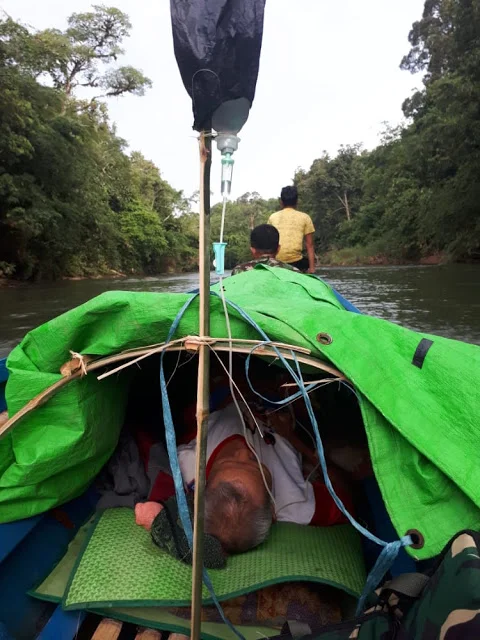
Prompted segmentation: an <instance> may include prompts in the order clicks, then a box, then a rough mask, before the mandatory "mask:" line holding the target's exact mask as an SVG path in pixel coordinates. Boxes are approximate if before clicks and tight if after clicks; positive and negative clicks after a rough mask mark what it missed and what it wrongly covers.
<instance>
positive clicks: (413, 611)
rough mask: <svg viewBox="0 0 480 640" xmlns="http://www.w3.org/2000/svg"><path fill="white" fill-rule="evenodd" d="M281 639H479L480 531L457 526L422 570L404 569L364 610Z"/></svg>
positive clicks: (301, 627)
mask: <svg viewBox="0 0 480 640" xmlns="http://www.w3.org/2000/svg"><path fill="white" fill-rule="evenodd" d="M296 624H297V623H295V622H293V623H290V625H289V626H288V625H287V626H286V627H285V628H284V630H283V631H284V633H282V635H281V636H279V638H280V637H281V638H282V639H283V640H288V639H292V638H300V637H302V638H303V640H350V639H356V640H460V639H461V640H480V534H479V533H478V532H474V531H462V532H460V533H459V534H457V535H456V536H455V537H454V538H453V539H452V540H451V541H450V542H449V543H448V545H447V546H446V547H445V549H444V550H443V551H442V553H441V554H440V556H439V557H438V559H437V561H436V562H435V564H434V566H433V568H432V569H431V570H430V571H429V572H428V575H427V574H418V573H412V574H404V575H401V576H398V577H397V578H394V579H393V580H392V581H390V582H387V583H386V584H385V585H383V587H381V588H380V589H378V590H377V591H376V592H375V593H373V594H371V596H370V598H369V601H368V608H367V610H366V612H365V614H364V615H363V616H361V617H359V618H355V619H353V620H349V621H346V622H342V623H340V624H336V625H332V626H328V627H322V628H319V629H318V630H316V631H315V632H314V633H310V634H309V635H305V626H304V625H299V626H298V632H297V633H296V632H295V631H296Z"/></svg>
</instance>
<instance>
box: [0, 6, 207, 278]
mask: <svg viewBox="0 0 480 640" xmlns="http://www.w3.org/2000/svg"><path fill="white" fill-rule="evenodd" d="M129 29H130V23H129V21H128V18H127V16H125V15H124V14H123V13H121V12H120V11H118V10H117V9H112V8H106V7H94V8H93V11H92V12H90V13H84V14H74V15H73V16H71V17H70V18H69V21H68V29H67V30H66V31H65V32H60V31H53V30H46V31H40V32H32V31H30V30H29V29H27V28H26V27H24V26H23V25H21V24H18V23H16V22H14V21H13V20H11V19H10V18H7V19H5V20H3V21H1V22H0V73H1V77H2V91H1V92H0V275H1V273H3V274H5V275H15V276H16V277H19V278H24V279H29V278H40V277H45V278H55V277H59V276H64V275H67V276H77V275H93V274H97V273H108V272H111V271H112V270H113V271H121V272H140V273H156V272H159V271H162V270H164V269H166V268H181V267H182V264H180V260H181V259H182V258H185V259H186V258H187V257H189V259H190V260H191V254H192V252H193V248H194V242H195V241H194V240H192V238H191V236H190V235H188V234H189V233H190V230H189V231H188V233H186V234H185V235H184V236H183V237H184V240H185V242H184V243H183V244H184V247H183V248H180V247H179V245H182V241H181V240H180V237H181V236H182V235H183V224H184V221H183V218H182V214H184V213H185V211H186V209H187V207H186V204H185V199H184V198H183V195H182V193H181V192H178V191H175V190H174V189H173V188H172V187H171V186H170V185H169V184H168V183H167V182H166V181H165V180H164V179H163V178H162V177H161V175H160V172H159V170H158V169H157V167H155V165H154V164H153V163H151V162H149V161H147V160H146V159H145V158H143V156H142V155H141V154H140V153H132V154H130V155H128V154H127V153H126V143H125V141H123V140H121V139H120V138H119V137H118V136H117V134H116V132H115V129H114V127H112V126H111V125H110V123H109V121H108V115H107V110H106V107H105V105H104V104H103V103H102V102H100V101H98V100H92V101H85V100H81V99H79V98H78V97H77V96H76V95H75V93H74V91H75V89H77V88H78V87H80V86H89V87H101V88H102V89H103V90H104V91H106V93H107V94H109V95H121V94H122V93H134V94H139V93H142V91H143V89H144V88H145V87H146V86H148V84H149V81H147V80H146V79H145V78H144V77H143V75H142V74H141V73H140V72H139V71H137V70H136V69H133V68H131V67H120V68H116V69H113V68H108V69H107V71H106V72H104V73H103V75H102V73H101V71H100V70H101V67H103V66H104V65H110V63H112V62H115V61H116V60H117V58H118V57H119V56H120V55H121V54H122V53H123V52H122V49H121V46H120V45H121V43H122V40H123V39H124V38H125V37H126V36H127V35H128V32H129ZM47 77H48V78H49V82H48V84H44V82H43V81H44V80H45V79H46V78H47ZM52 85H53V86H52ZM185 223H186V221H185ZM189 243H190V244H189ZM192 244H193V247H192ZM190 266H191V265H190Z"/></svg>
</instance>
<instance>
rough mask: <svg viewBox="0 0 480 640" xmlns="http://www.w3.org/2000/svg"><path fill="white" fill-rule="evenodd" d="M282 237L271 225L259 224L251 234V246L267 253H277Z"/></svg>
mask: <svg viewBox="0 0 480 640" xmlns="http://www.w3.org/2000/svg"><path fill="white" fill-rule="evenodd" d="M279 242H280V235H279V233H278V231H277V229H276V228H275V227H274V226H273V225H271V224H259V225H258V227H255V229H253V230H252V232H251V234H250V246H251V247H252V249H257V250H258V251H265V253H277V251H278V244H279Z"/></svg>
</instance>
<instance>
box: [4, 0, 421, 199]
mask: <svg viewBox="0 0 480 640" xmlns="http://www.w3.org/2000/svg"><path fill="white" fill-rule="evenodd" d="M98 3H100V0H98ZM104 4H106V5H110V4H111V5H113V6H116V7H118V8H119V9H121V10H122V11H124V12H126V13H127V14H128V15H129V16H130V19H131V22H132V23H133V30H132V34H131V37H130V38H129V39H128V40H127V41H126V43H125V49H126V55H125V57H124V58H123V59H122V60H121V61H120V63H121V64H131V65H134V66H136V67H138V68H140V69H141V70H142V71H143V72H144V73H145V74H146V75H147V76H149V77H150V78H151V79H152V80H153V83H154V85H153V89H151V90H150V91H148V93H147V94H146V95H145V96H144V97H143V98H136V97H130V96H128V97H124V98H118V99H114V100H110V101H109V106H110V115H111V118H112V120H113V121H114V122H116V124H117V127H118V133H119V135H120V136H122V137H123V138H125V139H126V140H127V141H128V143H129V145H130V149H131V150H139V151H141V152H142V153H143V154H144V155H145V156H146V157H147V158H149V159H151V160H153V161H154V162H155V163H156V164H157V165H158V167H159V168H160V170H161V172H162V175H163V177H164V178H166V179H167V180H168V181H169V182H170V183H171V184H172V185H173V186H174V187H175V188H177V189H183V190H184V192H185V194H186V195H190V194H191V193H193V191H195V190H196V189H197V188H198V153H197V143H196V140H195V137H194V135H195V133H194V132H193V130H192V128H191V126H192V122H193V119H192V114H191V102H190V98H189V96H188V95H187V93H186V91H185V89H184V87H183V84H182V82H181V79H180V74H179V71H178V68H177V65H176V61H175V58H174V54H173V43H172V36H171V27H170V14H169V4H170V3H169V0H112V2H109V1H108V0H105V1H104ZM423 4H424V0H401V1H397V2H393V1H392V0H362V1H359V0H267V8H266V13H265V28H264V40H263V49H262V55H261V61H260V73H259V78H258V84H257V94H256V98H255V102H254V104H253V108H252V110H251V113H250V118H249V120H248V122H247V124H246V125H245V127H244V128H243V130H242V131H241V133H240V138H241V143H240V147H239V150H238V152H237V153H236V164H235V171H234V176H233V189H232V196H233V197H237V196H239V195H241V194H243V193H245V192H247V191H258V192H259V193H260V194H261V195H263V196H265V197H271V196H276V195H278V194H279V192H280V188H281V187H282V186H283V185H285V184H289V183H290V182H291V179H292V177H293V174H294V171H295V169H296V168H297V167H303V168H305V169H308V168H309V166H310V165H311V163H312V161H313V160H314V159H315V158H317V157H319V156H320V155H321V153H322V151H323V150H327V151H328V152H329V153H332V154H333V153H335V151H336V150H337V149H338V147H339V146H340V145H341V144H353V143H356V142H361V143H363V144H364V146H365V147H366V148H372V147H374V146H375V145H376V143H377V141H378V136H379V133H380V132H381V130H382V122H384V121H387V122H390V123H392V124H397V123H399V122H400V121H401V119H402V112H401V104H402V102H403V100H404V99H405V98H406V97H407V96H409V95H410V93H411V92H412V90H413V88H414V87H416V86H419V85H420V83H421V80H420V78H419V77H418V76H412V75H410V74H409V73H408V72H406V71H400V69H399V64H400V61H401V58H402V56H403V55H404V54H405V53H407V52H408V50H409V43H408V39H407V38H408V33H409V30H410V28H411V25H412V23H413V22H414V21H415V20H418V19H419V18H420V17H421V14H422V10H423ZM0 7H1V8H3V9H4V10H5V11H6V12H7V13H8V14H9V15H10V16H12V17H13V18H15V19H17V20H20V21H22V22H25V23H27V24H29V25H31V26H33V27H36V28H46V27H57V28H64V27H65V24H66V17H67V16H68V15H69V14H71V13H73V12H78V11H86V10H88V9H89V7H90V3H89V2H88V1H85V0H0ZM214 163H215V164H214V167H213V171H212V190H213V191H214V193H215V196H217V197H218V192H219V181H220V176H219V173H220V168H219V155H218V153H217V152H216V153H215V155H214Z"/></svg>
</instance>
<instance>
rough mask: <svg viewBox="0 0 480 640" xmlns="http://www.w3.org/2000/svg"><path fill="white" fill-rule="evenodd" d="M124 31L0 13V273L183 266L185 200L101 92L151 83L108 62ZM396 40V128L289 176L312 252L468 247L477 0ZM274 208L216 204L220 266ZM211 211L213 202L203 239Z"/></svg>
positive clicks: (474, 221)
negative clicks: (125, 130) (406, 82)
mask: <svg viewBox="0 0 480 640" xmlns="http://www.w3.org/2000/svg"><path fill="white" fill-rule="evenodd" d="M130 29H131V25H130V22H129V19H128V17H127V16H126V15H125V14H124V13H122V12H121V11H119V10H118V9H115V8H112V7H105V6H94V7H93V8H92V10H91V11H89V12H85V13H76V14H73V15H72V16H70V18H69V19H68V24H67V28H66V29H65V30H63V31H61V30H55V29H46V30H43V31H33V30H31V29H29V28H27V27H25V26H24V25H22V24H19V23H18V22H15V21H14V20H12V19H10V18H8V17H6V18H5V19H3V20H0V75H1V78H2V90H1V91H0V276H1V275H2V274H3V275H8V276H11V275H13V276H15V277H18V278H24V279H29V278H40V277H44V278H54V277H61V276H65V275H66V276H81V275H93V274H99V273H108V272H112V271H121V272H124V273H132V272H134V273H152V274H153V273H158V272H161V271H165V270H179V269H191V268H195V267H196V264H197V256H198V215H197V214H196V213H194V212H193V211H192V210H191V207H192V206H195V204H196V203H195V198H194V197H192V198H190V200H187V199H186V198H185V197H184V196H183V194H182V193H181V192H179V191H176V190H175V189H173V188H172V187H171V185H169V184H168V183H167V182H166V181H165V180H164V179H163V178H162V176H161V174H160V172H159V170H158V168H157V167H156V166H155V165H154V164H153V163H152V162H150V161H149V160H147V159H146V158H144V157H143V156H142V155H141V154H140V153H138V152H133V153H128V152H127V145H126V142H125V141H124V140H122V139H121V138H120V137H119V136H118V135H117V132H116V130H115V127H114V126H112V125H111V123H110V122H109V119H108V112H107V107H106V105H105V104H104V103H103V102H102V97H104V96H109V95H110V96H121V95H124V94H128V93H130V94H134V95H142V94H143V92H144V91H145V90H146V89H147V88H148V87H149V86H150V81H149V80H148V78H146V77H145V76H144V75H143V73H142V72H141V71H139V70H137V69H135V68H133V67H130V66H128V65H124V66H121V65H120V64H119V63H118V61H119V60H120V58H121V56H122V55H123V43H124V41H125V39H126V38H127V37H128V35H129V31H130ZM409 41H410V44H411V49H410V51H409V52H408V53H407V55H406V56H405V57H404V59H403V60H402V63H401V66H402V68H404V69H406V70H408V71H410V72H412V73H423V74H424V75H423V81H424V82H423V88H422V90H420V91H417V92H415V93H414V94H413V95H411V96H410V97H409V98H408V99H407V100H405V102H404V104H403V110H404V114H405V117H406V119H407V120H406V124H405V125H404V126H402V127H397V128H395V129H392V128H389V127H388V126H387V127H386V130H385V132H384V135H383V139H382V140H381V143H380V144H379V145H378V146H377V148H375V149H373V150H372V151H369V152H367V151H365V150H363V149H362V148H361V146H360V145H358V144H353V145H346V146H343V147H341V148H340V149H339V151H338V153H337V154H336V155H335V156H333V157H332V156H330V155H328V154H327V153H325V152H324V153H323V154H322V155H321V156H320V157H319V158H318V159H317V160H315V161H314V162H313V164H312V165H311V167H310V168H309V169H308V170H303V169H299V170H298V171H297V172H296V174H295V176H294V181H295V184H296V185H297V186H298V188H299V193H300V203H299V205H300V207H301V208H302V209H304V210H305V211H307V212H308V213H310V214H311V215H312V217H313V219H314V222H315V226H316V229H317V234H316V243H317V251H318V252H320V253H322V252H325V251H328V250H331V249H342V248H350V249H351V248H353V249H361V253H362V254H363V255H370V256H375V255H382V256H386V257H387V258H388V259H390V260H401V261H402V260H418V259H420V258H422V257H425V256H429V255H432V254H435V253H443V254H447V255H448V256H450V257H451V258H452V259H478V258H480V204H479V203H480V181H479V180H478V176H479V175H480V106H479V105H480V4H479V3H478V1H477V0H426V1H425V7H424V11H423V15H422V17H421V19H420V20H419V21H417V22H415V24H414V25H413V27H412V30H411V32H410V35H409ZM82 89H83V92H82ZM85 89H87V90H88V95H89V96H91V95H95V94H97V96H96V97H94V98H91V99H90V98H89V99H86V98H85V93H84V91H85ZM80 93H81V94H82V95H79V94H80ZM281 186H282V185H279V189H280V187H281ZM277 208H278V202H277V199H276V198H273V199H270V200H265V199H263V198H261V197H260V196H259V194H258V193H246V194H245V195H243V196H242V197H240V198H238V199H237V200H236V201H234V202H232V203H230V204H229V206H228V208H227V216H226V223H225V239H226V240H227V241H228V247H227V251H226V266H227V267H233V266H234V265H235V264H236V263H237V262H241V261H243V260H246V259H248V258H249V255H250V252H249V232H250V229H251V228H252V227H253V226H255V225H257V224H260V223H262V222H266V221H267V220H268V217H269V215H270V213H272V212H273V211H275V210H276V209H277ZM221 211H222V207H221V205H215V206H214V207H213V208H212V214H211V229H212V239H213V240H214V241H215V240H218V239H219V235H220V226H221Z"/></svg>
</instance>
